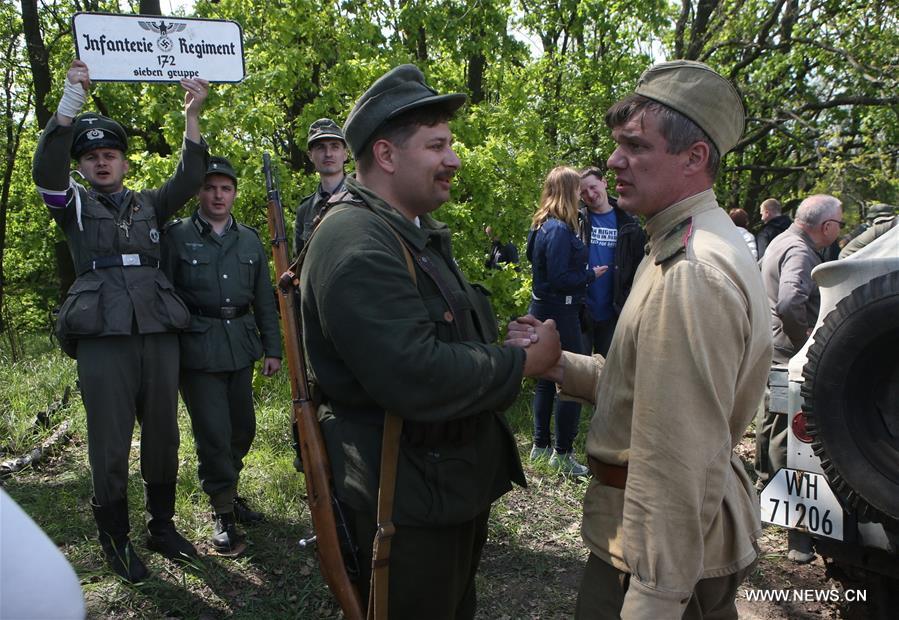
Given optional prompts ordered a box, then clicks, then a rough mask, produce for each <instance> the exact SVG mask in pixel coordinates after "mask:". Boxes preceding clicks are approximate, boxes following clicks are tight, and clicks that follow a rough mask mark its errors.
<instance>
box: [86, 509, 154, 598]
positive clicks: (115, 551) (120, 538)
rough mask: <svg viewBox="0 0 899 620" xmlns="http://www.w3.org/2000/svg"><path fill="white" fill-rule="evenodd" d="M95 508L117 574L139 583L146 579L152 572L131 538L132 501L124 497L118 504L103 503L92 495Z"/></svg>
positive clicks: (105, 549) (109, 561)
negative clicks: (130, 508)
mask: <svg viewBox="0 0 899 620" xmlns="http://www.w3.org/2000/svg"><path fill="white" fill-rule="evenodd" d="M91 510H93V511H94V521H96V522H97V530H98V531H99V534H100V535H99V538H100V546H101V547H103V554H104V555H105V556H106V562H107V564H109V568H111V569H112V570H113V572H115V574H116V575H118V576H119V577H121V578H122V579H124V580H125V581H130V582H131V583H138V582H140V581H143V580H144V579H146V578H147V577H148V576H149V575H150V572H149V571H148V570H147V567H146V565H145V564H144V563H143V560H141V559H140V557H139V556H138V555H137V553H135V551H134V547H133V546H132V545H131V540H130V539H129V538H128V531H129V529H130V525H129V522H128V501H127V500H124V499H123V500H120V501H118V502H116V503H114V504H108V505H106V506H100V505H99V504H97V500H96V498H93V497H92V498H91Z"/></svg>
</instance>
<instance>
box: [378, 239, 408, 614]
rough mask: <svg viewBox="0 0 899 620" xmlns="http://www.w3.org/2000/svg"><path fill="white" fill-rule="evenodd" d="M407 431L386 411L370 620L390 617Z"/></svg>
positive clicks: (398, 419) (397, 417)
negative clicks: (396, 506)
mask: <svg viewBox="0 0 899 620" xmlns="http://www.w3.org/2000/svg"><path fill="white" fill-rule="evenodd" d="M389 228H390V232H392V233H393V234H394V236H395V237H396V238H397V241H399V242H400V247H401V248H402V249H403V255H404V257H405V258H406V269H408V270H409V277H410V278H412V283H413V284H416V285H417V284H418V278H416V276H415V265H413V264H412V254H411V253H410V252H409V249H408V248H407V247H406V244H405V243H403V240H402V238H401V237H400V236H399V234H398V233H397V232H396V231H395V230H394V229H393V227H392V226H390V227H389ZM402 432H403V419H402V418H401V417H399V416H395V415H393V414H392V413H389V412H385V413H384V436H383V438H382V440H381V476H380V480H379V481H378V527H377V530H376V531H375V540H374V543H373V546H372V553H371V583H370V584H369V589H368V620H387V592H388V585H389V584H390V546H391V539H392V538H393V535H394V533H395V532H396V527H394V525H393V497H394V495H395V492H396V468H397V461H398V460H399V455H400V435H402Z"/></svg>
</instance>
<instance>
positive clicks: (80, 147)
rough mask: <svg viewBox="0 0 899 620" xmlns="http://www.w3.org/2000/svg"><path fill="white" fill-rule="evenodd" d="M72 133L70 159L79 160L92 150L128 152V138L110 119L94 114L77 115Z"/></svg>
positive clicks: (119, 126) (120, 127)
mask: <svg viewBox="0 0 899 620" xmlns="http://www.w3.org/2000/svg"><path fill="white" fill-rule="evenodd" d="M73 125H74V127H73V129H72V133H73V134H74V136H75V137H74V139H73V140H72V150H71V153H72V157H73V158H75V159H78V158H80V157H81V156H82V155H84V154H85V153H87V152H88V151H93V150H94V149H118V150H120V151H122V152H123V153H124V152H126V151H127V150H128V136H127V135H126V134H125V130H124V129H123V128H122V126H121V125H119V124H118V123H117V122H115V121H114V120H112V119H111V118H107V117H105V116H103V115H102V114H96V113H95V112H87V113H85V114H79V115H78V116H77V117H75V121H74V123H73Z"/></svg>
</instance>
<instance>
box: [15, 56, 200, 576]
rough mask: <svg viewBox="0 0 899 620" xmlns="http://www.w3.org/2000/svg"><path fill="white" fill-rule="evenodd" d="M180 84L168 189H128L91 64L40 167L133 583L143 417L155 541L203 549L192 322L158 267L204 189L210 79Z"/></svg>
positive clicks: (101, 459)
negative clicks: (181, 341) (181, 525)
mask: <svg viewBox="0 0 899 620" xmlns="http://www.w3.org/2000/svg"><path fill="white" fill-rule="evenodd" d="M181 86H182V87H183V88H184V90H185V91H186V94H185V96H184V116H185V132H184V133H185V135H184V145H183V147H182V149H181V160H180V161H179V162H178V165H177V167H176V168H175V172H174V174H173V175H172V176H171V177H169V179H168V180H167V181H166V182H165V183H163V184H162V185H161V186H160V187H159V188H158V189H153V190H144V191H132V190H130V189H127V188H126V187H125V186H124V184H123V181H124V177H125V174H126V173H127V172H128V160H127V159H126V157H125V151H126V150H127V148H128V138H127V136H126V135H125V131H124V129H122V126H121V125H119V124H118V123H117V122H115V121H114V120H112V119H109V118H106V117H105V116H100V115H99V114H94V113H86V114H81V115H79V112H80V111H81V107H82V106H83V104H84V101H85V98H86V94H87V91H88V89H89V88H90V76H89V73H88V67H87V65H86V64H85V63H84V62H82V61H81V60H75V61H74V62H73V63H72V65H71V67H70V69H69V71H68V73H67V76H66V81H65V85H64V89H63V96H62V99H61V100H60V102H59V107H58V109H57V111H56V114H55V115H54V116H53V118H51V119H50V121H49V122H48V123H47V126H46V127H45V128H44V131H43V133H42V134H41V138H40V141H39V142H38V146H37V151H36V152H35V155H34V168H33V173H32V174H33V178H34V182H35V184H36V185H37V187H38V191H39V192H40V194H41V196H42V198H43V200H44V203H45V204H46V205H47V207H48V208H49V210H50V215H51V217H52V218H53V219H54V220H55V221H56V223H57V224H58V225H59V227H60V228H61V229H62V231H63V233H64V234H65V236H66V239H67V240H68V244H69V250H70V251H71V254H72V260H73V262H74V265H75V268H76V270H77V273H78V278H77V279H76V280H75V283H74V284H73V285H72V287H71V288H70V289H69V292H68V296H67V298H66V300H65V302H64V303H63V304H62V307H61V308H60V312H59V320H58V322H57V325H56V331H57V335H58V336H59V339H60V342H62V343H63V346H64V348H65V350H66V352H67V353H68V354H69V355H71V356H73V357H75V356H77V359H78V380H79V384H80V386H81V397H82V399H83V401H84V408H85V411H86V412H87V442H88V458H89V460H90V465H91V478H92V482H93V489H94V496H93V498H92V499H91V507H92V509H93V513H94V519H95V520H96V522H97V528H98V530H99V538H100V543H101V545H102V547H103V551H104V553H105V555H106V559H107V561H108V563H109V565H110V567H111V568H112V569H113V570H114V571H115V572H116V573H117V574H118V575H119V576H121V577H122V578H124V579H126V580H128V581H132V582H136V581H140V580H142V579H144V578H145V577H146V576H147V574H148V573H147V568H146V566H145V565H144V563H143V562H142V561H141V559H140V558H139V557H138V556H137V554H136V553H135V552H134V549H133V547H132V545H131V540H130V538H129V530H130V525H129V520H128V500H127V496H126V489H127V484H128V458H129V453H130V451H131V436H132V434H133V431H134V421H135V419H137V421H138V422H139V423H140V425H141V450H140V470H141V477H142V478H143V480H144V488H145V492H146V508H147V512H148V514H149V518H148V521H147V530H148V533H149V537H148V539H147V546H148V547H149V549H150V550H152V551H156V552H158V553H161V554H163V555H165V556H167V557H170V558H181V557H184V556H194V555H196V550H195V549H194V547H193V545H191V544H190V543H189V542H188V541H187V540H185V539H184V538H183V537H182V536H181V535H180V534H179V533H178V532H177V531H176V530H175V526H174V524H173V522H172V517H173V516H174V513H175V482H176V480H177V477H178V443H179V436H178V422H177V411H178V336H177V334H176V332H177V331H178V330H180V329H182V328H184V327H186V326H187V324H188V319H189V315H188V312H187V308H186V307H185V306H184V303H183V302H182V301H181V300H180V299H178V297H177V296H176V295H175V294H174V291H173V290H172V285H171V283H170V282H169V281H168V279H167V278H166V277H165V275H164V274H163V273H162V271H160V269H159V260H160V250H159V231H160V230H162V226H163V224H164V223H165V222H166V220H167V219H168V218H169V217H171V216H172V215H173V214H174V213H175V212H177V211H178V210H179V209H181V208H182V207H183V206H184V205H185V204H186V203H187V201H188V200H190V198H191V197H192V196H194V195H195V194H196V193H197V190H198V189H199V187H200V184H201V183H202V181H203V173H204V172H205V170H206V158H207V153H206V144H205V142H204V141H203V139H202V137H201V136H200V122H199V117H200V110H201V109H202V107H203V102H204V101H205V100H206V96H207V94H208V83H207V82H206V81H205V80H199V79H190V80H182V81H181ZM71 159H75V160H76V161H77V170H76V171H75V173H76V174H78V175H79V178H80V182H79V181H76V180H75V179H70V178H69V165H70V160H71ZM84 181H87V184H88V185H89V186H90V187H85V186H84V185H82V183H83V182H84Z"/></svg>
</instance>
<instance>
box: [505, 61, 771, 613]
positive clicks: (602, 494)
mask: <svg viewBox="0 0 899 620" xmlns="http://www.w3.org/2000/svg"><path fill="white" fill-rule="evenodd" d="M605 119H606V124H607V125H608V126H609V128H610V129H611V130H612V137H613V139H614V140H615V142H616V143H617V145H618V146H617V148H616V149H615V151H614V152H613V153H612V155H611V156H610V157H609V159H608V167H609V169H610V170H612V171H613V172H614V173H615V176H616V191H617V193H618V195H619V199H618V205H619V207H621V208H622V209H624V210H625V211H629V212H630V213H634V214H640V215H642V216H644V217H645V218H646V232H647V235H648V237H649V241H648V245H647V248H648V253H647V256H646V257H645V258H644V259H643V261H642V263H641V264H640V266H639V267H638V269H637V274H636V277H635V279H634V284H633V288H632V289H631V293H630V296H629V297H628V298H627V301H626V302H625V304H624V308H623V309H622V311H621V316H620V318H619V321H618V326H617V329H616V331H615V334H614V336H613V337H612V343H611V346H610V349H609V354H608V356H607V358H606V359H605V360H603V359H602V358H600V357H598V356H597V357H594V358H591V357H587V356H583V355H575V354H572V353H568V352H565V353H563V354H562V358H561V360H560V363H559V364H558V365H557V366H556V367H554V368H553V369H552V370H551V371H550V372H549V373H548V374H547V375H546V377H547V378H551V379H553V380H554V381H556V382H557V383H558V384H559V386H560V388H561V392H562V395H563V396H565V397H570V398H575V399H578V400H581V401H582V402H586V403H589V404H591V405H593V406H594V414H593V419H592V421H591V424H590V431H589V434H588V437H587V454H588V462H589V465H590V469H591V470H592V472H593V475H594V479H593V481H592V482H591V483H590V486H589V487H588V489H587V492H586V495H585V498H584V518H583V524H582V535H583V538H584V541H585V542H586V544H587V546H588V548H589V549H590V557H589V560H588V561H587V566H586V570H585V572H584V576H583V581H582V583H581V587H580V592H579V595H578V603H577V611H576V616H577V617H579V618H617V617H619V616H620V617H621V618H627V619H635V618H640V619H642V618H705V617H708V618H736V617H737V611H736V607H735V604H734V598H735V595H736V592H737V586H738V585H739V584H740V582H741V581H742V580H743V578H744V577H745V576H746V575H747V574H748V572H749V571H750V570H751V569H752V567H753V565H754V563H755V561H756V558H757V554H758V551H757V547H756V544H755V539H756V537H757V536H758V534H759V532H760V524H759V507H758V500H757V497H756V494H755V490H754V488H753V486H752V482H751V481H750V479H749V477H748V476H747V474H746V471H745V470H744V468H743V465H742V463H741V461H740V459H739V458H738V457H737V456H735V455H734V453H733V449H734V447H735V446H736V444H737V443H739V441H740V439H741V438H742V436H743V432H744V431H745V429H746V427H747V426H748V425H749V423H750V422H751V421H752V418H753V416H754V415H755V409H756V405H757V404H758V402H759V400H760V399H761V397H762V394H763V392H764V389H765V381H766V379H767V375H768V367H769V365H770V363H771V327H770V312H769V310H768V306H767V303H766V301H765V299H766V297H765V292H764V290H763V288H762V283H761V279H760V278H759V273H758V267H757V266H756V264H755V261H754V260H753V258H752V255H751V254H750V251H749V248H748V246H747V245H746V242H745V241H744V240H743V237H742V236H741V235H740V233H739V232H738V231H737V229H736V227H735V226H734V225H733V223H732V222H731V220H730V218H729V217H728V215H727V213H726V212H725V211H724V210H723V209H721V208H720V207H719V206H718V202H717V200H716V198H715V193H714V191H713V190H712V184H713V181H714V179H715V175H716V173H717V171H718V167H719V163H720V159H721V157H722V156H723V155H724V154H725V153H727V151H729V150H730V149H731V148H733V147H734V145H735V144H736V143H737V141H738V140H739V139H740V135H741V134H742V133H743V124H744V110H743V105H742V103H741V100H740V96H739V94H738V93H737V91H736V90H735V89H734V87H733V86H732V85H731V84H730V82H728V81H727V80H726V79H724V78H723V77H721V76H720V75H719V74H718V73H716V72H715V71H714V70H713V69H711V68H710V67H708V66H706V65H704V64H702V63H698V62H692V61H685V60H678V61H673V62H665V63H661V64H658V65H655V66H653V67H650V68H649V69H648V70H647V71H646V72H645V73H644V74H643V75H642V77H641V78H640V80H639V81H638V83H637V88H636V90H635V92H634V94H632V95H630V96H628V97H626V98H625V99H623V100H622V101H619V102H618V103H616V104H614V105H613V106H612V107H611V108H610V109H609V110H608V111H607V112H606V117H605ZM533 322H534V321H533V319H531V318H529V317H525V318H523V319H519V321H518V322H515V323H512V324H511V325H510V335H509V341H510V343H512V344H522V345H527V344H529V343H530V342H531V340H532V339H533V336H532V334H531V333H530V332H531V329H532V325H531V324H532V323H533ZM531 346H532V345H531Z"/></svg>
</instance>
